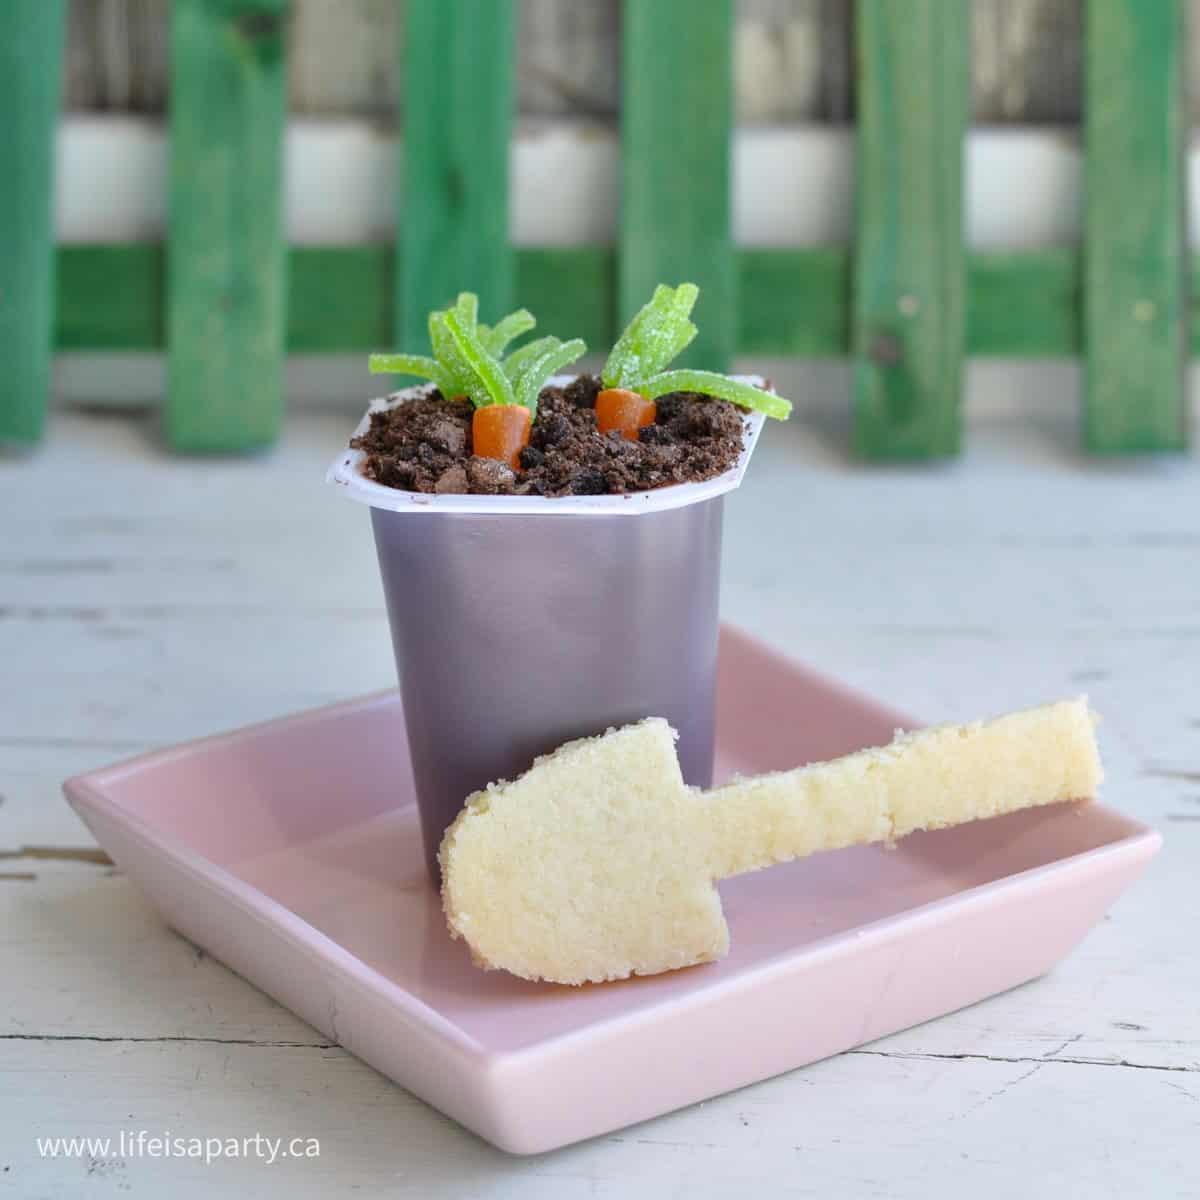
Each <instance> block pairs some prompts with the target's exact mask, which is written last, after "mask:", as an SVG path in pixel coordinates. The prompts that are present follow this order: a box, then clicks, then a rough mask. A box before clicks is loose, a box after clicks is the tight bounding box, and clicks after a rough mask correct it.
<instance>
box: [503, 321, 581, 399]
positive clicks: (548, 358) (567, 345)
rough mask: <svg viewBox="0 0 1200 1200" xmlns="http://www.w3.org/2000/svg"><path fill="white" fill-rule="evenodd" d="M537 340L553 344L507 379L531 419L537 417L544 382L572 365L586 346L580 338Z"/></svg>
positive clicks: (528, 360)
mask: <svg viewBox="0 0 1200 1200" xmlns="http://www.w3.org/2000/svg"><path fill="white" fill-rule="evenodd" d="M539 340H541V341H549V342H553V343H554V344H553V345H551V346H547V347H546V348H545V350H544V351H542V352H541V353H539V354H537V355H534V356H532V357H530V358H528V359H526V360H525V361H524V362H523V363H522V364H521V366H520V368H519V369H518V370H517V372H516V373H515V374H510V375H509V378H510V379H512V383H513V391H514V392H515V394H516V397H517V403H518V404H523V405H524V406H525V407H526V408H527V409H529V415H530V416H531V417H536V416H537V402H538V396H540V395H541V392H542V388H543V387H544V386H545V384H546V380H547V379H549V378H550V376H551V375H553V374H554V372H555V371H560V370H562V368H563V367H565V366H566V365H567V364H568V363H573V362H574V361H575V360H576V359H577V358H580V357H581V356H582V355H584V354H585V353H586V352H587V346H586V345H585V344H584V342H583V340H582V338H572V339H571V340H570V341H569V342H560V341H559V340H558V339H557V338H544V339H539Z"/></svg>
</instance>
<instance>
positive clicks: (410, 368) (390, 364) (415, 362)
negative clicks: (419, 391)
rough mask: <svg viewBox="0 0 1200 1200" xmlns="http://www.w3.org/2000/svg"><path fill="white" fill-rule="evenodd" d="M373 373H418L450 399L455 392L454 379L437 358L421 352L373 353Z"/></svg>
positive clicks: (419, 376) (418, 375)
mask: <svg viewBox="0 0 1200 1200" xmlns="http://www.w3.org/2000/svg"><path fill="white" fill-rule="evenodd" d="M369 368H370V371H371V374H372V375H416V376H417V378H418V379H430V380H432V381H433V382H434V383H436V384H437V387H438V391H440V392H441V393H442V395H443V396H445V397H446V399H447V400H448V399H449V398H450V397H451V396H452V395H453V394H454V393H453V391H452V390H447V389H453V386H454V381H453V380H452V379H451V378H450V375H449V373H448V372H447V371H446V370H445V369H444V368H443V367H442V364H441V363H439V362H438V361H437V360H436V359H433V358H426V357H425V356H424V355H421V354H372V355H371V357H370V360H369Z"/></svg>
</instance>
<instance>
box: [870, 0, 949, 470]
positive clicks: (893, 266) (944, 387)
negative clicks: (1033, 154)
mask: <svg viewBox="0 0 1200 1200" xmlns="http://www.w3.org/2000/svg"><path fill="white" fill-rule="evenodd" d="M970 10H971V6H970V5H969V4H963V3H957V2H956V3H946V2H945V0H858V5H857V8H856V16H857V19H856V42H857V52H858V138H857V147H858V153H857V162H858V187H857V205H856V210H857V211H856V232H855V268H854V400H855V426H854V442H855V447H856V449H857V450H858V452H859V453H860V454H862V455H864V456H866V457H868V458H927V457H935V456H939V455H947V454H953V453H955V452H956V451H957V450H958V446H959V438H960V427H961V422H960V408H961V403H960V401H961V390H962V361H963V349H964V337H965V320H966V317H965V314H966V305H965V294H966V256H965V253H964V248H963V217H962V211H963V209H962V194H963V157H962V156H963V138H964V134H965V132H966V125H967V104H968V89H967V61H968V44H969V30H968V24H969V21H970Z"/></svg>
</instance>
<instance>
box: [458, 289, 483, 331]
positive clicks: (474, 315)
mask: <svg viewBox="0 0 1200 1200" xmlns="http://www.w3.org/2000/svg"><path fill="white" fill-rule="evenodd" d="M453 312H454V314H455V315H456V316H457V317H458V322H459V324H460V325H461V326H462V328H463V331H464V332H465V333H470V334H474V333H475V332H476V329H477V325H478V322H479V297H478V296H477V295H476V294H475V293H474V292H459V293H458V299H457V300H455V302H454V308H453Z"/></svg>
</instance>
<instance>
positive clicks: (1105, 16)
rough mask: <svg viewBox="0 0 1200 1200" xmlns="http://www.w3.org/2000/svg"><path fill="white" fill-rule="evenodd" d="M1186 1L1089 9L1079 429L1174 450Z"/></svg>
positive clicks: (1098, 438)
mask: <svg viewBox="0 0 1200 1200" xmlns="http://www.w3.org/2000/svg"><path fill="white" fill-rule="evenodd" d="M1184 7H1185V0H1153V3H1147V0H1090V2H1089V3H1088V6H1087V9H1086V14H1087V16H1086V22H1085V55H1086V70H1085V78H1086V103H1085V104H1084V112H1085V122H1084V146H1085V150H1086V154H1085V163H1086V187H1085V193H1086V203H1085V238H1086V241H1085V253H1084V285H1085V287H1084V333H1085V348H1086V356H1087V357H1086V368H1085V380H1086V382H1085V387H1084V438H1085V441H1086V443H1087V446H1088V449H1090V450H1093V451H1099V452H1117V451H1131V450H1173V449H1179V448H1181V447H1182V446H1183V445H1184V444H1185V441H1186V434H1185V423H1186V422H1185V413H1186V408H1187V405H1186V400H1185V389H1186V380H1185V374H1184V369H1185V358H1186V353H1187V351H1186V346H1187V341H1186V339H1187V328H1188V313H1187V309H1188V304H1187V300H1188V296H1187V286H1186V279H1187V274H1186V273H1187V231H1186V224H1185V223H1186V210H1185V202H1184V188H1185V170H1186V165H1185V159H1184V137H1185V135H1186V123H1187V106H1186V103H1185V99H1184V79H1185V73H1186V66H1187V39H1186V38H1185V36H1184Z"/></svg>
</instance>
